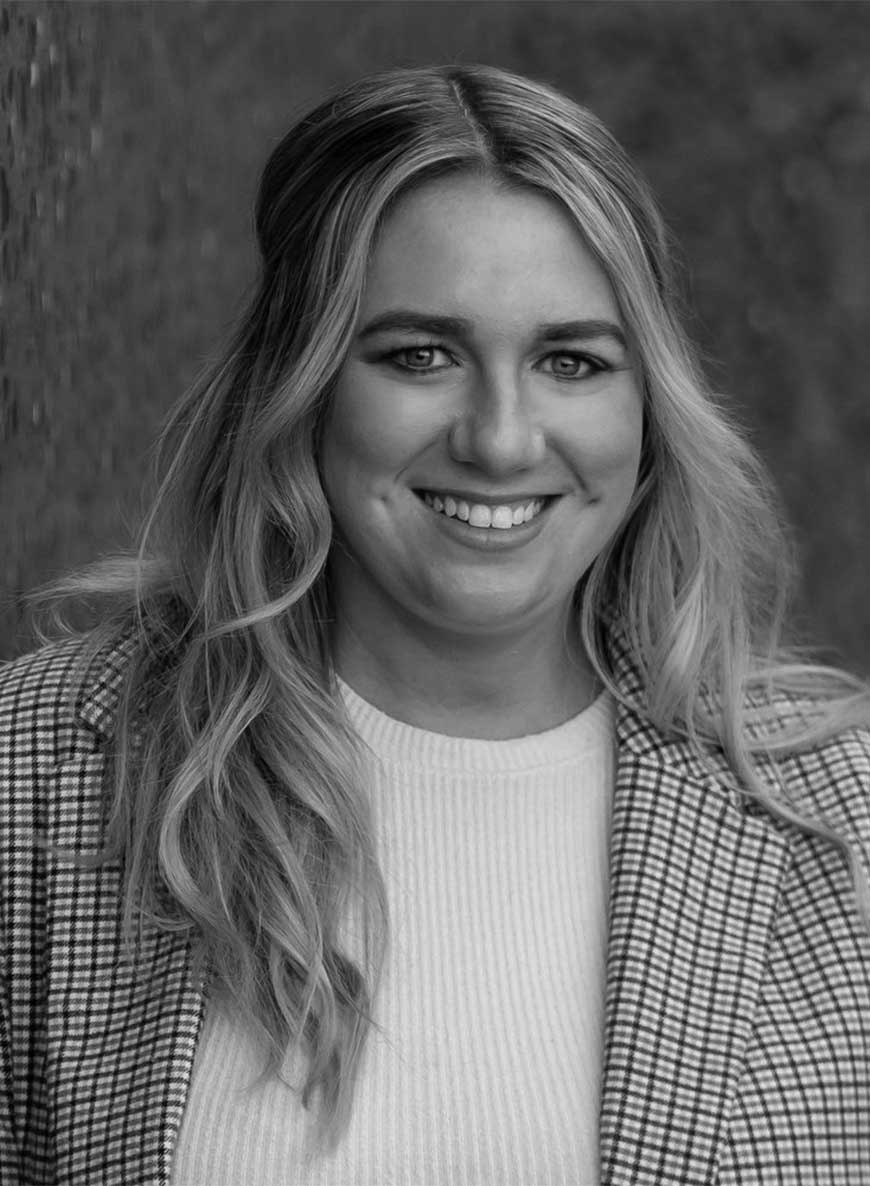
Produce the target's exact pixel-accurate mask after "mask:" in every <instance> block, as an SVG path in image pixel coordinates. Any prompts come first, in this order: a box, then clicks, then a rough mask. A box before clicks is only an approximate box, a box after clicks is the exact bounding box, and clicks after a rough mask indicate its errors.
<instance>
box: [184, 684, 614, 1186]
mask: <svg viewBox="0 0 870 1186" xmlns="http://www.w3.org/2000/svg"><path fill="white" fill-rule="evenodd" d="M342 692H343V694H344V696H345V699H346V702H347V704H348V708H349V711H350V714H351V719H352V720H353V723H354V725H355V727H356V728H357V730H358V732H359V733H360V734H361V736H362V737H363V739H364V740H365V741H366V742H367V744H368V746H369V747H370V749H371V751H372V755H371V774H370V786H371V795H372V806H373V810H374V816H375V822H376V827H377V831H378V843H379V851H380V857H381V866H382V869H383V872H384V876H385V879H386V884H387V893H388V896H389V905H390V910H391V916H392V917H391V935H390V950H389V954H388V958H387V964H386V968H385V973H384V978H383V980H382V984H381V990H380V993H379V996H378V999H377V1001H376V1007H375V1016H376V1019H377V1021H378V1023H379V1025H380V1026H381V1027H382V1032H380V1033H377V1032H375V1033H372V1034H371V1035H370V1037H369V1039H368V1043H369V1045H368V1049H367V1052H366V1056H365V1062H364V1064H363V1069H362V1074H361V1078H360V1080H359V1084H358V1088H357V1095H356V1097H355V1101H354V1109H353V1114H352V1118H351V1122H350V1127H349V1130H348V1132H347V1135H346V1136H345V1138H344V1139H343V1140H342V1142H341V1144H340V1146H339V1149H338V1150H337V1152H336V1153H335V1154H334V1155H333V1156H331V1157H329V1158H324V1157H315V1158H314V1160H313V1161H306V1160H305V1151H306V1148H308V1147H309V1146H307V1145H306V1135H307V1134H308V1132H309V1117H308V1114H307V1113H306V1112H305V1111H304V1110H303V1109H302V1107H301V1105H300V1104H299V1101H298V1097H297V1096H296V1095H295V1094H294V1093H293V1092H292V1091H291V1089H290V1088H289V1087H287V1086H286V1085H284V1084H283V1083H281V1082H280V1081H279V1080H277V1079H275V1080H272V1081H271V1082H269V1083H268V1084H266V1085H264V1086H261V1087H258V1088H257V1089H256V1090H254V1091H251V1090H247V1089H248V1087H249V1085H250V1084H251V1083H252V1082H253V1081H254V1079H256V1077H257V1076H258V1074H259V1073H260V1071H261V1070H262V1066H263V1063H262V1061H261V1057H260V1055H259V1053H258V1051H257V1050H255V1048H254V1047H253V1046H252V1045H251V1042H250V1040H249V1038H248V1037H247V1036H246V1033H245V1031H244V1029H243V1028H242V1027H241V1026H240V1025H239V1024H238V1023H237V1022H236V1021H235V1020H234V1019H233V1018H232V1017H231V1016H230V1015H229V1014H228V1012H227V1011H225V1009H224V1008H223V1007H222V1006H221V1005H220V1004H219V1003H218V1002H215V1003H212V1004H211V1005H210V1007H209V1009H208V1013H207V1016H206V1022H205V1028H204V1031H203V1034H202V1037H201V1039H200V1043H199V1047H198V1049H197V1055H196V1062H195V1066H194V1073H193V1080H192V1084H191V1089H190V1093H189V1097H188V1102H187V1107H186V1110H185V1114H184V1118H183V1122H182V1126H181V1132H180V1135H179V1140H178V1144H177V1147H176V1154H175V1161H174V1166H173V1174H172V1186H301V1184H304V1186H484V1184H486V1186H509V1184H511V1183H516V1184H518V1186H593V1184H595V1183H597V1161H598V1131H597V1127H598V1103H599V1095H600V1077H601V1062H602V1031H603V1000H604V982H605V974H604V966H605V955H606V921H607V892H608V877H607V873H608V869H607V859H608V836H609V828H610V801H611V789H612V784H613V769H614V745H613V712H612V708H613V706H612V702H611V700H610V698H609V697H608V696H606V695H604V696H601V697H600V698H599V699H598V700H597V701H596V702H595V703H594V704H593V705H592V706H591V707H590V708H588V709H587V710H586V711H585V712H583V713H581V714H580V715H579V716H577V717H575V718H574V719H573V720H570V721H568V722H566V723H565V724H563V725H560V726H559V727H558V728H555V729H551V730H548V731H547V732H545V733H539V734H536V735H533V736H530V737H524V738H518V739H514V740H508V741H482V740H471V739H466V738H455V737H446V736H443V735H440V734H435V733H429V732H426V731H424V730H422V729H416V728H413V727H411V726H409V725H405V724H402V723H400V722H398V721H395V720H393V719H391V718H390V717H387V716H385V715H384V714H383V713H381V712H379V711H378V710H377V709H375V708H374V707H373V706H372V705H370V704H367V703H366V702H365V701H364V700H362V699H361V698H360V697H359V696H358V695H356V693H355V692H353V691H352V690H351V689H350V688H349V687H348V686H347V685H346V684H343V685H342Z"/></svg>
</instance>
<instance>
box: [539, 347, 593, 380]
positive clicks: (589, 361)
mask: <svg viewBox="0 0 870 1186" xmlns="http://www.w3.org/2000/svg"><path fill="white" fill-rule="evenodd" d="M547 360H549V361H551V362H552V364H553V365H552V369H551V370H550V374H551V375H553V376H554V377H555V378H557V379H588V378H589V377H590V376H592V375H597V374H600V372H601V371H606V370H607V369H608V365H607V363H606V362H602V361H601V359H598V358H593V357H592V356H591V355H589V354H578V353H577V352H576V351H573V350H559V351H557V352H556V353H554V354H548V355H547V358H546V359H545V360H544V361H547Z"/></svg>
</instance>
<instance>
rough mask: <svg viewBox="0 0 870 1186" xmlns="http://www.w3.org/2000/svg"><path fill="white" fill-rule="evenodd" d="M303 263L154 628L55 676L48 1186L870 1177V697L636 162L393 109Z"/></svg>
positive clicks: (329, 139) (389, 79) (26, 833)
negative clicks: (704, 338)
mask: <svg viewBox="0 0 870 1186" xmlns="http://www.w3.org/2000/svg"><path fill="white" fill-rule="evenodd" d="M256 227H257V235H258V239H259V245H260V249H261V253H262V275H261V279H260V283H259V288H258V290H257V292H256V295H255V297H254V299H253V303H252V306H251V309H250V311H249V313H248V314H247V316H246V317H245V318H244V320H243V322H242V324H241V326H240V328H239V330H238V332H237V334H236V336H235V338H234V340H233V341H232V342H231V344H230V345H229V347H228V349H227V351H226V353H225V355H224V357H223V359H222V360H221V361H220V363H219V364H217V365H216V366H214V367H213V368H211V369H210V370H209V371H208V372H207V373H206V374H204V375H203V376H202V377H201V379H200V380H199V381H198V382H197V383H196V384H195V386H194V389H193V390H192V391H191V392H190V393H189V394H188V396H187V397H186V398H185V400H184V401H183V402H182V404H181V405H180V406H179V408H178V409H177V411H176V412H175V413H174V415H173V417H172V419H171V422H170V424H169V427H168V430H167V436H166V448H167V452H166V454H165V457H166V464H165V476H164V480H163V484H162V486H161V489H160V492H159V496H158V498H157V501H156V503H155V506H154V508H153V510H152V512H151V514H150V516H149V518H148V520H147V522H146V524H145V527H144V531H143V535H142V542H141V547H140V550H139V553H138V555H137V557H136V558H135V560H133V561H131V562H126V563H121V562H114V563H112V564H104V565H102V566H98V567H97V568H95V569H93V570H91V573H90V575H89V576H87V577H81V578H78V579H77V580H75V581H70V582H68V583H67V584H66V586H65V591H66V592H71V591H72V592H77V593H79V594H81V593H90V594H95V593H101V594H111V595H112V596H113V597H114V598H115V599H116V602H117V608H116V609H114V610H111V611H107V612H106V613H105V614H104V617H103V621H102V624H101V626H100V628H99V629H97V630H95V631H92V632H91V633H90V634H88V635H85V636H84V637H76V636H74V635H73V636H72V637H70V638H68V639H67V640H65V641H61V642H58V643H55V644H53V645H51V646H49V647H47V648H43V649H42V650H41V651H38V652H36V653H35V654H33V655H31V656H28V657H25V658H23V659H21V660H19V661H17V662H16V663H14V664H12V665H11V666H9V667H8V669H7V670H6V671H5V673H4V677H3V684H2V693H0V705H2V708H3V722H4V729H3V738H4V743H3V744H4V749H3V754H4V763H5V767H4V776H3V779H2V789H3V793H4V796H6V799H5V800H4V807H3V816H2V818H3V826H4V829H5V831H4V836H3V844H4V850H3V865H2V870H3V925H4V932H3V933H4V946H5V953H6V960H7V964H6V966H7V972H6V976H5V979H4V987H3V998H2V1021H3V1027H4V1029H3V1042H2V1044H0V1050H2V1053H3V1058H4V1068H3V1071H4V1074H3V1082H4V1088H5V1090H4V1095H3V1103H2V1107H3V1119H2V1125H3V1127H2V1129H0V1132H2V1138H0V1149H2V1155H3V1162H2V1165H3V1175H4V1176H3V1181H4V1183H5V1182H7V1181H10V1182H11V1181H19V1180H20V1181H28V1182H113V1183H114V1182H118V1183H124V1184H125V1186H130V1184H131V1183H138V1182H141V1183H145V1182H148V1183H150V1182H161V1183H166V1182H169V1183H172V1186H188V1184H190V1183H194V1182H196V1183H205V1182H207V1183H209V1184H210V1186H214V1184H217V1183H221V1182H223V1183H229V1182H232V1183H241V1182H244V1183H246V1186H256V1184H261V1183H269V1186H275V1184H277V1183H299V1182H305V1183H306V1184H309V1183H337V1182H342V1183H348V1182H353V1183H385V1182H396V1183H484V1182H486V1183H500V1184H501V1183H507V1182H518V1183H554V1184H555V1183H572V1184H576V1183H592V1182H596V1183H598V1182H600V1183H607V1184H614V1186H616V1184H622V1183H629V1182H630V1183H647V1184H652V1183H656V1184H660V1183H670V1182H673V1183H680V1184H681V1186H682V1184H686V1183H711V1182H717V1183H721V1184H723V1186H724V1184H737V1183H740V1184H741V1186H745V1184H747V1183H762V1182H763V1183H765V1184H768V1183H772V1182H783V1183H805V1182H809V1181H812V1182H816V1183H821V1182H830V1183H837V1186H843V1184H844V1183H849V1182H854V1183H858V1182H866V1181H867V1180H870V1123H868V1117H870V907H868V894H867V888H868V876H870V868H868V860H870V733H868V730H867V727H866V726H867V724H868V717H870V713H868V707H867V704H868V702H867V697H866V690H865V689H864V687H863V685H861V684H860V683H859V682H858V681H857V680H855V679H853V678H851V677H849V676H847V675H845V674H844V673H841V672H837V671H834V670H827V669H821V668H817V667H810V666H807V665H801V664H798V663H797V662H794V661H793V660H792V658H791V657H790V656H789V654H787V653H786V651H785V650H784V649H783V647H782V646H781V643H780V635H781V629H782V622H783V615H784V605H785V591H786V588H787V584H788V578H789V564H788V557H787V553H786V550H785V544H784V542H783V539H784V537H783V532H782V529H781V527H780V526H779V524H778V521H777V518H776V515H775V513H774V511H773V509H772V505H773V504H772V501H771V498H770V496H769V493H768V485H767V481H766V478H765V475H764V471H763V469H762V468H761V466H760V464H759V462H758V461H757V460H756V458H755V456H754V454H753V453H752V451H751V449H750V448H749V446H748V445H747V444H746V442H745V441H744V440H743V439H742V438H741V436H740V435H739V433H738V432H737V431H736V430H735V429H734V427H733V426H732V425H730V424H729V422H728V420H727V418H726V416H725V414H724V413H723V411H722V410H721V409H720V408H718V407H717V406H716V404H715V402H714V401H713V399H712V397H711V395H710V393H709V392H708V390H707V389H706V387H705V386H704V383H703V381H702V379H701V377H700V375H699V372H698V370H697V368H696V365H695V363H694V360H693V355H692V351H691V348H690V346H689V345H688V343H687V341H686V338H685V336H684V333H683V331H682V330H681V328H680V326H679V323H678V320H677V316H676V313H675V309H674V294H673V285H672V280H671V277H670V273H669V270H668V261H667V253H666V248H665V241H664V234H663V230H662V225H661V222H660V219H659V216H658V214H657V212H656V209H655V205H654V203H653V201H652V199H651V197H650V195H649V194H648V192H647V190H646V189H645V187H644V185H643V183H642V182H641V180H640V179H639V178H638V176H637V175H636V173H635V172H634V170H633V168H632V167H631V165H630V163H629V162H628V161H627V159H626V157H625V155H624V154H623V152H622V150H621V149H620V148H619V147H618V145H617V144H616V143H615V142H614V141H613V139H612V138H611V136H610V135H609V133H608V132H607V131H606V130H605V129H604V128H603V127H602V126H601V125H600V123H598V122H597V120H596V119H595V118H594V117H593V116H591V115H590V114H589V113H588V112H586V111H584V110H582V109H580V108H578V107H577V106H576V105H575V104H574V103H573V102H571V101H570V100H569V99H567V98H566V97H564V96H562V95H560V94H558V93H557V92H555V91H553V90H551V89H550V88H548V87H546V86H543V85H541V84H539V83H536V82H532V81H529V80H527V79H524V78H521V77H518V76H515V75H511V74H508V73H506V72H504V71H500V70H496V69H491V68H486V67H457V66H450V67H437V68H431V69H419V70H398V71H393V72H390V73H387V74H384V75H380V76H377V77H373V78H368V79H363V80H362V81H360V82H357V83H355V84H354V85H352V86H350V87H348V88H347V89H346V90H345V91H343V92H342V93H341V94H339V95H338V96H336V97H334V98H332V99H330V100H329V101H328V102H326V103H324V104H323V105H322V106H320V107H318V108H317V109H316V110H315V111H313V112H312V113H311V114H309V115H308V116H307V117H306V118H304V119H303V120H302V121H301V122H300V123H299V124H298V125H297V126H296V127H295V128H293V129H292V130H291V131H290V133H289V134H288V135H287V136H286V138H285V139H284V140H283V141H282V142H281V144H279V146H278V147H277V148H276V150H275V151H274V153H273V154H272V156H271V158H270V160H269V162H268V164H267V165H266V169H265V172H264V175H263V178H262V182H261V187H260V192H259V197H258V201H257V212H256ZM71 853H72V854H75V855H70V854H71ZM388 916H389V923H388ZM264 1056H266V1057H264Z"/></svg>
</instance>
